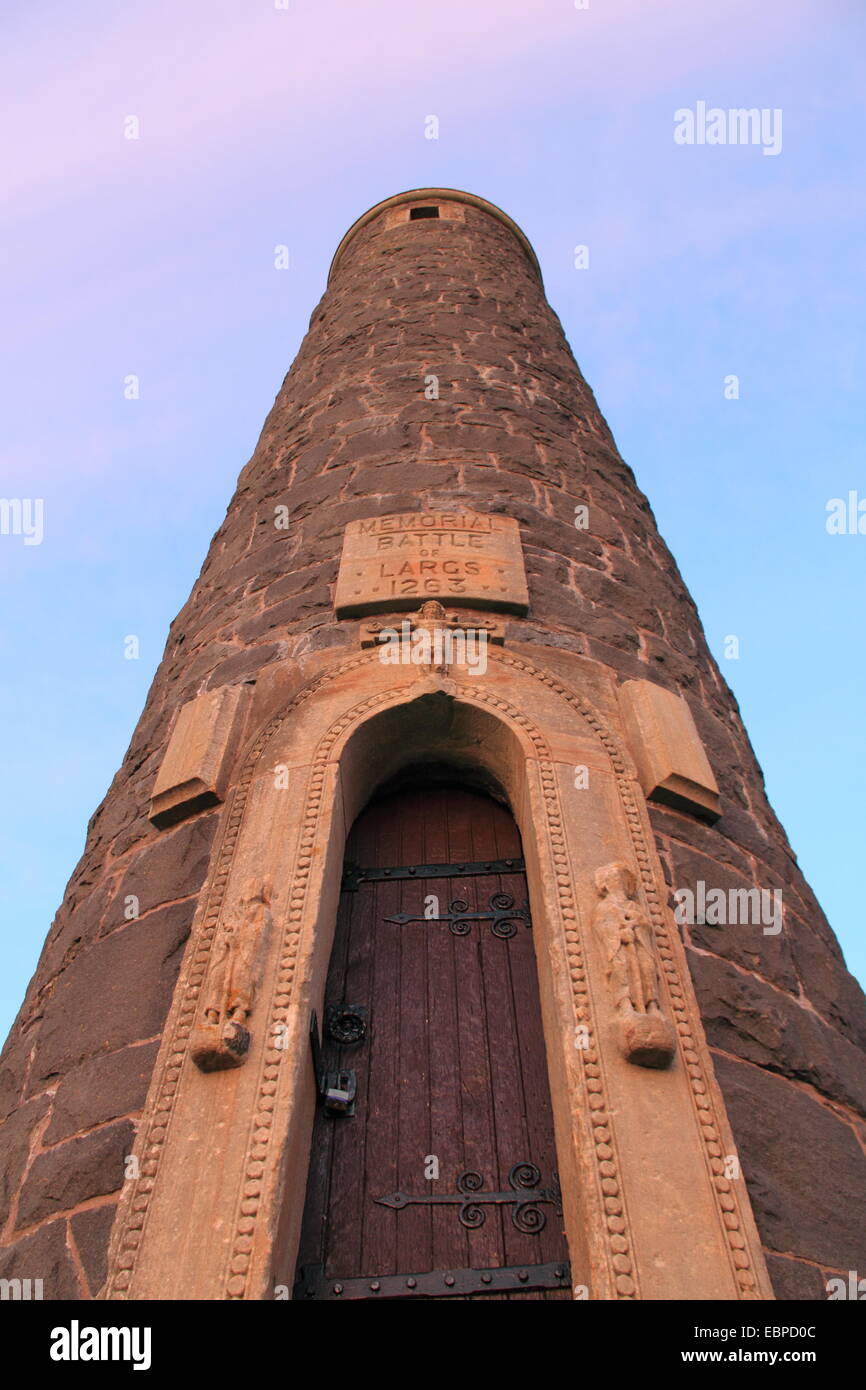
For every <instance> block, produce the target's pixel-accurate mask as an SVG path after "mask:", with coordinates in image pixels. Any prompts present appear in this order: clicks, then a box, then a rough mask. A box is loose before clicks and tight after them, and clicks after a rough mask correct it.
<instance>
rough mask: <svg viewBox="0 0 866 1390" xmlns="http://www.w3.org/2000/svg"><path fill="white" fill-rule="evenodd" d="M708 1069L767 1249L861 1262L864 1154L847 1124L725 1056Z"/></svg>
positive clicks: (865, 1248) (855, 1265)
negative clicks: (718, 1090) (858, 1216)
mask: <svg viewBox="0 0 866 1390" xmlns="http://www.w3.org/2000/svg"><path fill="white" fill-rule="evenodd" d="M714 1062H715V1070H716V1076H717V1079H718V1082H719V1085H720V1086H721V1088H722V1094H723V1095H724V1097H725V1104H726V1106H727V1110H728V1116H729V1118H730V1121H731V1125H732V1128H733V1131H734V1138H735V1139H736V1142H737V1148H738V1150H739V1153H740V1158H741V1160H742V1164H743V1173H744V1175H745V1178H746V1183H747V1185H748V1188H749V1195H750V1197H751V1199H752V1207H753V1210H754V1213H755V1220H756V1221H757V1223H758V1230H759V1231H760V1232H761V1238H762V1240H763V1242H764V1244H765V1245H766V1246H767V1247H768V1248H769V1249H770V1250H772V1251H779V1252H780V1253H783V1254H786V1255H791V1256H794V1257H798V1256H799V1257H800V1258H801V1259H803V1260H807V1261H812V1262H813V1263H816V1264H822V1265H830V1266H831V1267H833V1268H843V1269H860V1270H863V1269H866V1231H864V1229H863V1223H862V1221H859V1220H857V1219H856V1217H855V1213H860V1212H863V1211H864V1210H866V1154H864V1152H863V1149H862V1148H861V1146H860V1144H858V1142H857V1139H856V1138H855V1136H854V1131H853V1130H852V1128H851V1126H850V1125H849V1124H846V1123H845V1121H844V1120H842V1119H840V1118H838V1117H837V1116H836V1115H834V1114H833V1112H832V1111H831V1110H829V1109H828V1108H827V1107H826V1106H823V1105H821V1104H820V1103H819V1102H818V1101H816V1100H813V1099H812V1098H811V1097H810V1096H808V1095H806V1094H805V1093H804V1092H803V1091H802V1090H800V1089H799V1088H798V1087H797V1086H792V1085H791V1084H790V1083H789V1082H787V1081H784V1080H783V1079H782V1078H781V1077H776V1076H771V1075H769V1074H768V1073H767V1072H765V1071H762V1070H761V1069H760V1068H759V1067H753V1066H747V1065H746V1064H744V1063H742V1062H736V1061H734V1060H733V1059H732V1058H729V1057H719V1056H717V1057H716V1058H715V1059H714Z"/></svg>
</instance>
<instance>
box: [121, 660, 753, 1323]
mask: <svg viewBox="0 0 866 1390" xmlns="http://www.w3.org/2000/svg"><path fill="white" fill-rule="evenodd" d="M615 708H616V705H615V700H611V701H610V702H609V705H608V711H607V715H606V717H602V715H601V714H600V713H599V712H598V711H597V710H596V708H595V707H594V706H593V705H592V704H591V703H590V702H589V700H588V699H587V698H586V697H585V696H583V695H582V694H579V693H577V692H576V691H575V690H573V689H571V688H569V686H568V685H567V684H566V683H565V682H564V681H562V680H561V679H560V678H558V677H557V676H554V675H552V674H551V673H550V672H548V671H545V670H543V669H541V668H540V667H538V666H537V665H535V664H534V662H532V661H530V660H528V659H525V658H523V657H522V656H517V655H512V654H511V653H510V652H507V653H506V652H502V651H498V652H495V651H491V660H490V662H489V666H488V669H487V671H486V673H485V674H484V675H483V676H481V677H479V676H477V675H476V676H475V677H474V678H473V677H472V676H470V675H469V673H468V671H466V670H465V669H461V668H457V667H455V668H452V670H451V671H449V673H448V677H447V678H443V677H442V676H440V675H437V674H435V673H431V672H429V671H426V672H424V671H422V672H419V671H418V669H417V668H415V669H413V668H411V667H398V668H394V667H387V666H383V664H382V662H381V661H379V660H378V659H377V657H376V654H375V653H364V654H361V655H359V656H355V657H353V658H351V659H350V660H348V661H343V662H341V663H335V664H333V665H325V666H324V667H323V669H322V670H320V671H319V673H318V674H317V675H316V676H315V677H314V678H313V679H312V680H309V681H308V682H307V684H305V685H303V686H302V688H301V689H300V690H298V692H297V694H295V696H294V698H293V699H291V701H290V702H289V703H288V704H283V705H282V706H281V707H279V708H278V709H277V711H276V713H274V714H272V715H271V716H270V717H268V718H265V719H264V720H263V721H262V723H261V727H260V728H259V731H258V733H257V734H256V736H255V737H254V739H253V740H252V742H251V744H250V745H248V747H247V750H246V752H245V753H244V754H243V755H242V757H241V758H240V759H239V760H238V764H237V767H236V771H235V774H234V776H233V779H232V785H231V790H230V792H229V794H228V796H227V799H226V803H225V807H224V811H223V815H222V826H221V833H220V837H219V840H218V843H217V847H216V849H215V851H214V855H213V860H212V864H211V870H210V874H209V876H208V880H207V884H206V887H205V890H204V891H203V893H202V897H201V900H200V905H199V912H198V914H197V918H196V923H195V925H194V929H193V934H192V937H191V940H190V942H189V945H188V948H187V952H186V956H185V959H184V964H183V968H182V971H181V975H180V978H179V981H178V985H177V989H176V993H175V999H174V1003H173V1006H172V1010H171V1013H170V1016H169V1020H168V1023H167V1027H166V1031H165V1034H164V1038H163V1043H162V1047H161V1050H160V1057H159V1061H158V1064H157V1067H156V1069H155V1072H154V1079H153V1082H152V1085H151V1090H150V1095H149V1097H148V1102H147V1107H146V1110H145V1114H144V1116H143V1121H142V1125H141V1131H140V1135H139V1141H138V1145H137V1149H136V1156H137V1158H138V1162H139V1165H140V1171H139V1176H138V1177H137V1179H134V1180H132V1181H130V1183H129V1184H128V1190H127V1191H126V1192H125V1194H124V1198H123V1200H122V1203H121V1207H120V1210H119V1215H118V1218H117V1221H116V1223H115V1231H114V1235H113V1239H112V1251H111V1264H110V1275H109V1280H108V1283H107V1285H106V1291H105V1293H106V1296H107V1297H110V1298H191V1299H202V1298H207V1299H213V1298H228V1299H238V1298H240V1299H249V1298H253V1299H261V1298H268V1297H271V1296H273V1290H274V1284H275V1282H276V1284H277V1285H282V1286H285V1285H286V1284H289V1285H290V1283H291V1273H292V1263H293V1258H294V1250H295V1248H296V1245H297V1236H298V1230H299V1225H300V1217H301V1211H302V1207H303V1200H304V1191H305V1186H306V1172H307V1158H308V1150H309V1139H310V1133H311V1128H312V1116H313V1109H314V1104H315V1097H314V1087H313V1078H312V1068H311V1066H310V1061H309V1053H308V1037H307V1029H308V1021H309V1013H310V1010H311V1009H312V1008H319V1007H320V1005H321V997H322V991H323V989H324V983H325V976H326V972H327V965H328V959H329V955H330V949H331V941H332V937H333V925H334V921H335V916H336V904H337V897H338V893H339V883H340V875H341V869H342V859H343V846H344V844H345V838H346V834H347V831H348V829H349V827H350V825H351V823H352V821H353V819H354V817H355V815H356V814H357V813H358V811H359V810H360V809H361V808H362V806H363V805H364V804H365V802H366V801H367V800H368V799H369V797H370V796H371V795H372V794H373V792H374V791H375V789H376V786H377V785H379V784H380V783H381V782H382V781H383V780H385V778H386V777H387V776H388V775H390V774H391V773H392V772H394V771H396V770H397V769H398V767H399V765H400V764H401V760H402V763H403V764H404V765H405V763H406V762H407V761H408V760H409V759H410V758H413V757H417V756H418V755H419V754H423V755H424V756H427V757H434V758H435V757H445V758H447V759H448V760H449V761H452V762H454V761H456V762H457V763H458V764H460V763H461V762H462V763H463V765H467V766H468V765H474V766H477V767H482V768H485V769H486V770H487V771H488V772H489V773H491V774H492V775H493V776H494V777H495V778H496V780H497V781H498V782H499V783H500V784H501V785H502V786H503V787H504V789H505V791H506V793H507V795H508V798H509V801H510V803H511V809H512V812H513V814H514V816H515V819H516V821H517V823H518V826H519V829H520V831H521V835H522V837H523V844H524V852H525V857H526V863H527V877H528V882H529V891H530V900H531V905H532V913H533V921H534V922H535V924H536V931H535V941H536V952H537V956H538V968H539V987H540V992H541V1002H542V1016H543V1022H544V1031H545V1042H546V1050H547V1057H548V1067H549V1072H550V1081H551V1095H552V1101H553V1109H554V1121H555V1130H556V1141H557V1152H558V1157H559V1164H560V1171H561V1178H562V1188H563V1197H564V1215H565V1222H566V1231H567V1235H568V1240H569V1247H570V1252H571V1259H572V1269H573V1273H574V1277H575V1280H576V1282H577V1283H578V1285H579V1288H580V1292H579V1293H578V1296H589V1297H592V1298H601V1299H634V1298H665V1299H671V1298H743V1297H745V1298H750V1297H767V1296H770V1295H769V1286H768V1283H767V1277H766V1272H765V1270H764V1266H763V1260H762V1257H761V1255H760V1248H759V1244H758V1240H757V1236H756V1233H755V1229H754V1224H753V1221H752V1217H751V1211H750V1208H749V1204H748V1198H747V1196H746V1194H745V1189H744V1186H743V1184H742V1180H741V1179H738V1178H737V1177H736V1176H735V1173H736V1162H735V1160H736V1152H735V1149H734V1144H733V1139H732V1137H731V1134H730V1129H729V1127H728V1123H727V1119H726V1116H725V1113H724V1108H723V1105H722V1102H721V1097H720V1095H719V1092H718V1088H717V1087H716V1084H715V1080H714V1077H713V1073H712V1066H711V1062H710V1058H709V1055H708V1052H707V1049H706V1044H705V1041H704V1037H703V1031H702V1028H701V1025H700V1019H699V1014H698V1010H697V1006H696V1002H695V999H694V995H693V991H692V987H691V981H690V979H689V975H688V970H687V967H686V962H685V958H684V953H683V950H682V947H681V945H680V942H679V938H678V934H677V933H676V930H675V929H674V927H673V923H672V918H671V916H670V913H669V911H668V909H667V908H666V906H665V905H664V892H665V890H664V884H663V879H662V876H661V870H660V866H659V863H658V860H657V857H656V854H655V850H654V846H653V840H652V836H651V834H650V830H649V823H648V819H647V815H646V809H645V806H644V803H643V797H642V794H641V792H640V789H639V786H638V783H637V779H636V773H635V769H634V766H633V764H632V762H631V759H630V757H629V756H628V754H627V753H626V752H625V750H624V746H623V740H622V736H621V730H619V729H618V728H615V727H614V722H615V721H614V718H611V713H612V712H613V711H615ZM530 710H531V711H532V715H531V716H530V715H529V714H528V713H527V711H530ZM577 768H580V769H583V771H584V773H585V774H586V779H583V780H581V784H580V785H579V786H578V785H577V782H578V779H577V778H576V776H575V769H577ZM612 865H624V866H626V868H627V869H628V870H629V871H630V872H631V873H633V875H634V876H635V881H636V882H637V884H638V885H639V888H638V892H637V894H636V897H635V901H634V908H635V911H636V912H638V913H639V915H640V916H641V917H642V919H643V918H645V920H646V921H647V922H648V923H651V926H652V932H653V937H654V948H653V949H654V951H655V952H656V956H657V962H658V966H659V970H660V977H661V981H662V992H661V1007H662V1010H663V1011H664V1013H665V1016H666V1018H667V1019H669V1020H670V1022H671V1023H672V1024H673V1025H674V1027H675V1029H676V1035H677V1052H676V1056H675V1058H674V1060H673V1062H672V1064H671V1065H670V1066H668V1067H666V1068H663V1069H662V1068H658V1069H656V1068H651V1069H647V1068H646V1067H643V1066H635V1065H633V1062H632V1061H629V1060H628V1059H627V1057H626V1056H625V1055H624V1053H623V1049H622V1046H621V1030H620V1029H619V1027H618V1018H617V1012H616V1007H615V999H614V995H613V993H612V991H611V990H610V989H609V988H608V974H609V970H610V959H609V957H608V955H607V954H606V950H605V944H604V941H603V939H602V936H601V934H600V933H599V932H598V931H597V930H596V929H595V927H594V921H595V918H596V913H597V907H598V891H597V882H596V878H597V875H598V873H599V870H602V869H604V868H605V867H606V866H612ZM251 880H254V881H257V882H259V883H270V884H271V885H272V887H271V889H270V890H269V894H270V901H269V903H268V908H269V911H268V913H267V914H266V916H267V922H266V924H265V926H264V928H263V936H264V939H263V941H262V948H261V952H262V953H261V966H260V977H259V980H258V984H257V990H256V999H255V1002H254V1004H253V1007H252V1012H251V1015H250V1019H249V1033H250V1043H249V1050H248V1053H247V1054H246V1057H245V1060H244V1061H243V1064H242V1065H240V1066H237V1067H233V1068H230V1069H227V1070H220V1071H216V1072H210V1073H206V1072H203V1071H201V1070H200V1069H199V1067H197V1066H196V1065H195V1063H194V1062H193V1060H192V1056H191V1039H192V1038H193V1036H194V1030H195V1028H196V1024H197V1020H198V1019H200V1014H201V1009H202V1007H203V998H204V996H203V990H205V989H206V988H207V982H208V971H209V969H212V968H213V967H212V966H211V960H212V948H213V946H214V943H215V942H219V941H221V940H222V939H223V938H224V936H225V933H226V932H227V930H228V929H229V928H230V926H231V923H232V920H233V914H236V912H237V909H238V904H239V903H240V902H241V901H242V900H243V899H244V895H245V893H248V891H249V887H248V886H249V884H250V881H251ZM275 1252H281V1253H280V1255H279V1264H278V1267H277V1268H275V1267H274V1261H275Z"/></svg>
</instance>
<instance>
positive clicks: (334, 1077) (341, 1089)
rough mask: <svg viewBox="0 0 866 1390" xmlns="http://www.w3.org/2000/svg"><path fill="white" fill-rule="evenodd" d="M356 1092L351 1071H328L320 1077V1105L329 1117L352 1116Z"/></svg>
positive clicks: (355, 1083) (355, 1080) (356, 1081)
mask: <svg viewBox="0 0 866 1390" xmlns="http://www.w3.org/2000/svg"><path fill="white" fill-rule="evenodd" d="M357 1090H358V1079H357V1077H356V1076H355V1073H354V1072H353V1071H329V1072H325V1073H324V1074H323V1076H322V1086H321V1092H320V1094H321V1097H322V1104H323V1105H324V1107H325V1109H326V1110H327V1111H328V1113H329V1114H330V1115H354V1113H355V1094H356V1092H357Z"/></svg>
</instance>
